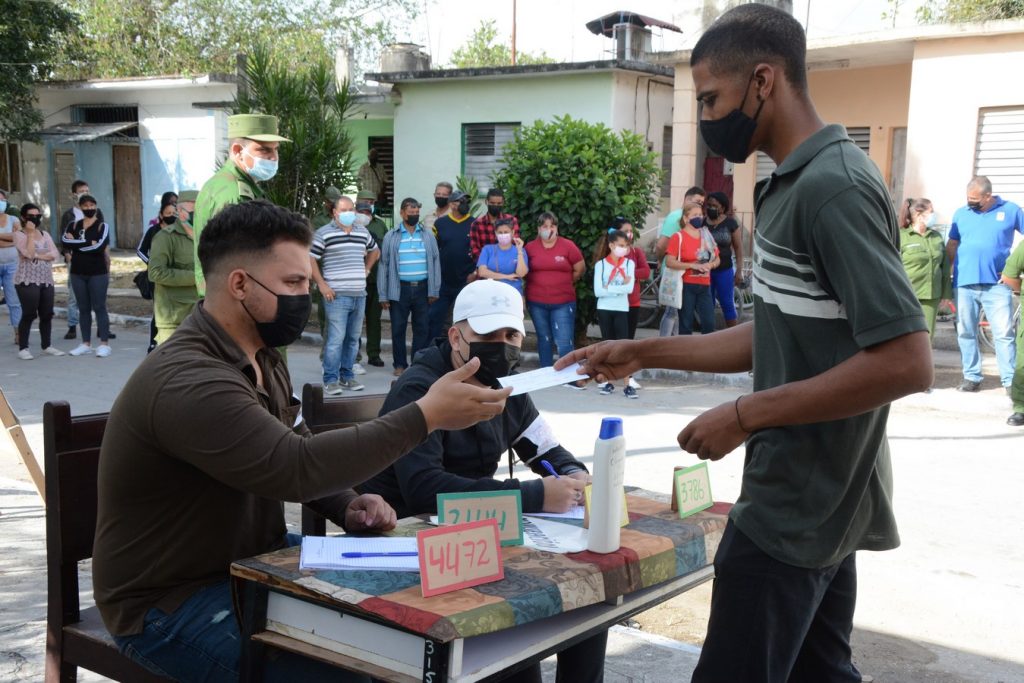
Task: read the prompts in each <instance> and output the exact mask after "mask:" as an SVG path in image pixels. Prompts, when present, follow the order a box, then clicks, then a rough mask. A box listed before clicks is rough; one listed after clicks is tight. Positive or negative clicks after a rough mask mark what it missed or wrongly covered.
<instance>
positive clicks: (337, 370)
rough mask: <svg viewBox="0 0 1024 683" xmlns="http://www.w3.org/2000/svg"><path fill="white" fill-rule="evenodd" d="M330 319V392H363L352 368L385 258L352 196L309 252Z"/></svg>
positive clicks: (327, 375) (326, 342) (340, 203)
mask: <svg viewBox="0 0 1024 683" xmlns="http://www.w3.org/2000/svg"><path fill="white" fill-rule="evenodd" d="M309 256H310V260H311V261H312V269H313V280H314V281H315V282H316V286H317V288H319V290H320V295H321V296H322V297H323V304H322V305H323V307H324V311H325V313H326V318H327V330H326V334H325V338H324V358H323V366H324V393H325V394H327V395H329V396H339V395H341V393H342V392H343V391H344V390H345V389H348V390H350V391H362V390H363V388H364V387H363V385H362V384H360V383H359V382H358V381H356V378H355V373H354V372H353V368H352V366H353V365H354V364H355V361H356V352H357V351H358V350H359V333H360V332H362V329H363V312H364V309H365V306H366V278H367V276H368V275H369V274H370V269H371V268H373V265H374V264H375V263H376V262H377V259H379V258H380V249H378V248H377V242H376V241H375V240H374V239H373V235H371V234H370V231H369V230H367V229H366V228H365V227H363V226H361V225H356V211H355V205H354V204H353V203H352V200H351V199H349V198H348V197H341V198H339V199H338V201H337V202H335V204H334V218H333V219H332V220H331V222H330V223H328V224H327V225H325V226H323V227H322V228H320V229H319V230H317V231H316V234H315V235H313V246H312V247H310V250H309Z"/></svg>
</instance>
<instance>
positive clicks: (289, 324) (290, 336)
mask: <svg viewBox="0 0 1024 683" xmlns="http://www.w3.org/2000/svg"><path fill="white" fill-rule="evenodd" d="M246 276H247V277H248V278H249V279H250V280H252V281H253V282H255V283H256V284H258V285H259V286H260V287H262V288H263V289H265V290H267V291H268V292H270V293H271V294H273V295H274V296H276V297H277V314H276V315H275V316H274V319H273V320H272V321H270V322H266V323H261V322H260V321H259V320H256V318H254V317H253V315H252V313H249V309H248V308H246V305H245V302H244V301H243V302H242V308H245V312H246V313H249V317H250V318H252V321H253V322H254V323H256V332H258V333H259V335H260V339H262V340H263V343H264V344H265V345H266V346H269V347H278V346H288V345H289V344H291V343H292V342H294V341H295V340H296V339H298V338H299V337H301V336H302V330H303V329H305V327H306V323H307V322H308V321H309V313H310V311H311V310H312V308H313V300H312V299H311V298H310V296H309V294H278V293H277V292H275V291H274V290H272V289H270V288H269V287H267V286H266V285H265V284H263V283H262V282H260V281H259V280H257V279H256V278H254V277H253V276H252V275H249V273H246Z"/></svg>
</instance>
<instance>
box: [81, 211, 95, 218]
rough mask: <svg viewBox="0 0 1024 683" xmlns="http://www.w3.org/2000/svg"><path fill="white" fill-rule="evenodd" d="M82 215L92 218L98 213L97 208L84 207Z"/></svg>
mask: <svg viewBox="0 0 1024 683" xmlns="http://www.w3.org/2000/svg"><path fill="white" fill-rule="evenodd" d="M82 215H83V216H85V217H86V218H92V217H93V216H95V215H96V209H82Z"/></svg>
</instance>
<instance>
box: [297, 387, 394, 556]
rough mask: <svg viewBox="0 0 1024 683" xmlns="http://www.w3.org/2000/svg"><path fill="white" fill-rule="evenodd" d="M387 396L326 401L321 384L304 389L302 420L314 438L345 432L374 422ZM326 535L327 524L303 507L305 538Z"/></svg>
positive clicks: (373, 395)
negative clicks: (342, 430)
mask: <svg viewBox="0 0 1024 683" xmlns="http://www.w3.org/2000/svg"><path fill="white" fill-rule="evenodd" d="M385 398H386V395H385V394H362V395H358V396H353V395H347V396H338V397H327V398H324V388H323V386H322V385H320V384H306V385H305V386H303V387H302V419H303V420H305V422H306V426H307V427H309V430H310V431H311V432H313V433H314V434H319V433H320V432H326V431H328V430H331V429H343V428H345V427H351V426H352V425H356V424H359V423H360V422H368V421H370V420H373V419H375V418H376V417H377V415H379V414H380V409H381V407H383V405H384V399H385ZM326 533H327V520H326V519H324V518H323V517H322V516H321V515H319V514H317V513H316V512H314V511H312V510H310V509H309V508H308V507H306V506H305V505H303V506H302V535H303V536H323V535H324V534H326Z"/></svg>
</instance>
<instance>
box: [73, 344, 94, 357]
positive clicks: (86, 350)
mask: <svg viewBox="0 0 1024 683" xmlns="http://www.w3.org/2000/svg"><path fill="white" fill-rule="evenodd" d="M68 353H70V354H71V355H72V356H87V355H89V354H90V353H92V347H91V346H89V345H88V344H79V345H78V346H76V347H75V348H73V349H71V350H70V351H68Z"/></svg>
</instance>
